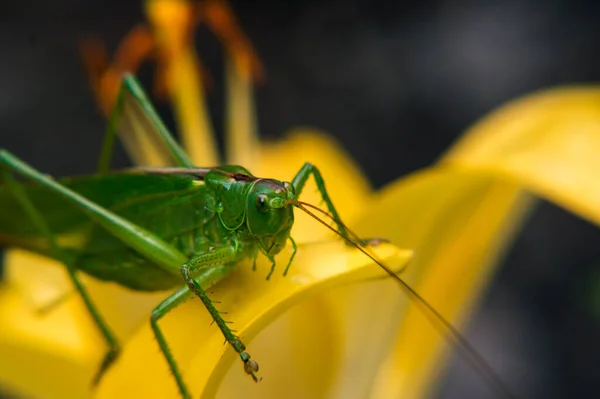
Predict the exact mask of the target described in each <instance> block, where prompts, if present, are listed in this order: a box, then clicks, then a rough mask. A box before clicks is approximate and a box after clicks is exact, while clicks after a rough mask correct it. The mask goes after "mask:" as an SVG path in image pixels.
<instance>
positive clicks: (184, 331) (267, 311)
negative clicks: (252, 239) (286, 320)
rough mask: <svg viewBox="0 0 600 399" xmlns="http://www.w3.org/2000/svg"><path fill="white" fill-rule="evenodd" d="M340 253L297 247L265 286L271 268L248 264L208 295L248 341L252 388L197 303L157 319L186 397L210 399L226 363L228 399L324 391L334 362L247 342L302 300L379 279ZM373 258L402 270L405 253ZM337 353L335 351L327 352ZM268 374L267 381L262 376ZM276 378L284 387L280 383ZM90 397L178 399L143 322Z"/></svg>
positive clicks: (355, 256)
mask: <svg viewBox="0 0 600 399" xmlns="http://www.w3.org/2000/svg"><path fill="white" fill-rule="evenodd" d="M340 247H343V245H341V244H340V243H339V242H332V243H329V244H320V245H311V246H304V247H301V248H300V249H299V251H298V254H297V257H296V262H295V264H294V267H293V269H292V270H291V273H290V275H288V276H287V277H283V276H280V275H276V276H274V277H273V278H272V279H271V281H266V280H265V279H264V275H265V273H266V271H267V270H268V268H269V267H270V265H269V263H268V261H262V262H260V263H259V268H258V270H257V272H252V270H251V265H250V264H249V263H245V264H242V265H240V267H239V270H238V271H236V272H235V273H234V274H232V276H231V278H228V279H226V280H225V281H223V283H222V284H219V286H218V287H216V288H215V293H214V294H213V297H214V298H215V300H218V301H221V302H222V305H219V307H220V308H221V309H222V310H224V311H227V312H228V313H227V317H228V318H229V319H231V320H234V321H235V322H234V325H233V326H234V328H236V329H237V331H238V334H239V335H240V336H241V337H243V338H244V339H245V340H246V341H247V345H248V351H249V353H250V354H251V355H252V356H253V358H254V359H256V360H257V361H258V362H259V364H260V365H261V375H263V376H264V377H265V379H264V380H263V381H262V382H261V383H260V384H259V385H255V384H254V382H253V381H251V379H249V378H247V377H246V378H244V379H240V378H238V377H240V376H242V377H243V371H242V365H241V362H240V361H239V360H237V359H236V356H235V352H234V351H233V350H231V348H229V347H228V346H227V345H223V336H222V334H221V332H220V331H219V330H218V328H216V326H214V327H213V328H207V326H208V325H210V322H211V318H210V316H209V314H208V313H207V312H206V310H204V309H203V308H202V305H201V304H200V303H198V302H196V301H194V302H191V303H189V304H185V305H183V306H181V307H180V308H178V309H177V310H175V311H174V312H172V313H170V314H169V316H168V317H165V318H164V319H163V320H164V321H162V320H161V326H162V327H163V329H164V331H165V334H166V336H167V337H170V339H169V342H170V344H171V349H172V351H173V353H174V356H175V357H176V359H177V361H178V364H179V365H180V366H181V367H182V368H183V369H184V370H185V375H186V377H187V378H186V380H187V381H188V384H189V386H190V388H191V389H192V391H193V392H197V393H199V392H202V396H203V397H214V396H215V394H216V392H217V389H218V388H219V383H221V380H222V378H223V376H224V374H225V372H226V370H227V369H228V368H230V367H231V365H232V364H233V365H234V367H235V366H237V367H236V368H237V370H236V371H238V373H237V374H235V373H232V374H231V375H230V377H232V379H234V380H235V381H236V383H235V384H231V383H228V382H227V381H225V382H223V384H224V386H225V387H226V390H227V391H228V392H231V390H232V389H235V392H237V394H235V395H233V396H240V395H241V394H242V393H243V394H244V396H248V397H264V396H269V397H271V395H266V393H270V394H274V393H276V392H277V391H278V390H281V389H285V390H286V391H287V392H288V393H293V395H295V397H315V395H317V396H322V395H323V394H325V393H327V389H328V388H329V385H330V381H329V380H330V379H331V378H332V377H333V376H334V374H335V373H334V370H335V369H336V367H335V366H334V365H335V363H337V362H339V361H340V359H337V358H330V359H327V358H322V357H321V356H320V355H319V353H318V352H316V353H315V352H312V351H311V352H306V353H302V352H301V348H296V347H292V348H288V349H287V350H286V349H285V342H281V341H279V339H278V340H276V341H269V342H263V345H262V346H259V345H254V342H253V341H252V338H253V337H254V336H255V335H257V334H258V333H259V332H260V331H261V330H262V329H263V328H264V327H266V325H268V324H269V323H270V322H272V321H273V320H274V319H275V318H276V317H277V316H278V315H280V314H281V313H282V312H283V311H284V310H286V309H289V308H290V307H292V306H293V305H295V304H298V303H299V302H300V301H302V300H303V299H305V298H306V297H308V296H309V295H314V294H315V293H317V292H320V291H322V290H325V289H329V288H331V287H333V286H337V285H341V284H347V283H350V282H352V281H357V280H362V279H365V278H374V277H377V276H382V277H383V276H384V273H383V272H382V271H381V269H379V268H378V267H376V266H374V265H373V264H372V263H371V262H370V261H369V260H368V259H367V258H366V257H364V256H363V255H362V254H359V253H357V252H356V251H352V250H349V249H343V248H342V250H340ZM286 252H287V253H286V254H285V256H289V255H290V251H286ZM376 253H377V255H378V256H379V257H381V258H382V259H385V260H386V262H388V263H389V264H390V265H394V266H395V269H396V270H400V269H401V268H402V266H403V265H404V264H405V263H406V262H407V261H408V259H409V258H410V254H411V253H410V252H409V251H400V250H398V249H396V248H395V247H393V246H391V245H381V246H379V247H377V248H376ZM311 320H312V323H311V324H307V325H305V326H303V328H304V329H306V330H308V331H310V330H311V328H312V327H314V326H316V327H320V326H319V324H320V323H321V322H320V321H319V317H318V315H316V316H315V315H313V316H312V317H311ZM311 325H312V326H311ZM325 325H326V326H327V327H328V328H335V323H327V320H325ZM323 332H325V333H327V332H326V331H323ZM326 337H327V334H326V335H325V338H326ZM312 338H313V341H309V342H306V341H305V345H307V346H308V347H311V349H314V348H313V345H316V346H317V348H318V347H319V346H320V342H321V340H322V339H323V337H321V336H320V335H318V334H315V335H312ZM337 344H339V343H337V342H335V341H334V342H328V345H337ZM280 345H284V346H283V348H284V349H283V350H286V351H287V352H289V357H287V358H286V357H283V358H282V357H281V351H282V346H280ZM336 352H339V351H334V352H333V353H334V354H335V353H336ZM284 353H286V352H284ZM308 353H315V355H316V356H317V357H316V358H312V357H310V356H308V355H307V354H308ZM338 355H339V353H338ZM140 359H143V367H139V364H140ZM317 359H318V360H319V361H325V362H330V363H329V364H327V363H326V364H323V365H322V367H323V368H322V369H320V371H319V372H318V373H316V372H315V370H314V367H315V364H314V362H315V361H317ZM234 362H235V363H234ZM282 362H283V363H282ZM279 367H285V368H286V370H288V371H287V372H286V373H283V374H282V373H277V378H275V377H274V373H275V371H276V370H278V368H279ZM270 373H272V374H271V375H272V377H269V374H270ZM309 377H310V380H309V379H308V378H309ZM281 378H284V379H285V381H281V380H280V379H281ZM308 381H310V382H308ZM232 387H233V388H232ZM279 392H280V393H281V391H279ZM96 397H97V398H115V397H165V398H166V397H177V388H176V385H175V382H174V380H173V378H172V376H171V375H170V373H169V372H168V368H167V365H166V362H165V360H164V358H163V357H162V355H161V354H160V353H159V352H158V351H157V349H156V343H155V340H154V337H153V335H152V333H151V330H150V328H149V323H147V325H144V326H143V327H142V329H140V330H139V331H138V333H137V334H136V335H135V336H134V337H133V339H131V340H129V341H128V344H127V345H126V347H125V349H124V351H123V355H122V358H121V359H120V360H119V362H118V363H117V364H116V365H115V367H114V368H113V369H112V370H111V371H110V372H109V373H108V375H107V376H106V377H105V379H103V381H102V384H101V386H100V387H99V389H98V391H97V396H96Z"/></svg>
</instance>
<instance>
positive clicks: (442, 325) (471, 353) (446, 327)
mask: <svg viewBox="0 0 600 399" xmlns="http://www.w3.org/2000/svg"><path fill="white" fill-rule="evenodd" d="M286 203H288V204H292V205H294V206H296V207H297V208H300V209H301V210H302V211H304V212H305V213H306V214H308V215H309V216H311V217H312V218H313V219H315V220H316V221H318V222H319V223H321V224H322V225H324V226H325V227H327V228H328V229H329V230H331V231H333V232H334V233H335V234H337V235H338V236H340V237H342V239H343V240H344V241H346V242H347V243H348V244H349V245H352V246H353V247H355V248H356V249H358V250H359V251H361V252H362V253H363V254H365V255H366V256H368V257H369V258H370V259H371V260H372V261H373V262H375V263H376V264H377V265H378V266H379V267H381V268H382V269H383V270H385V271H386V272H387V273H388V274H389V275H390V276H391V277H392V278H393V279H394V280H396V281H397V282H398V283H399V284H400V288H401V289H402V290H403V291H404V292H405V293H406V295H407V296H408V297H409V298H410V299H411V300H412V302H413V303H414V304H415V305H417V306H418V307H419V308H420V309H421V311H422V312H423V314H424V315H425V317H427V318H428V319H429V321H430V322H431V324H432V326H433V327H434V328H435V329H436V330H438V332H439V333H440V335H441V336H443V337H444V339H445V340H446V341H447V343H448V344H449V345H450V346H452V347H454V348H457V349H459V350H458V353H459V355H460V356H461V357H462V358H463V360H465V361H466V362H467V363H468V364H469V365H470V366H471V368H472V369H473V370H474V371H475V372H476V373H478V374H479V375H480V376H481V377H482V378H483V379H484V380H486V381H487V382H488V383H489V384H490V386H492V387H494V389H495V390H496V391H497V392H499V393H501V394H502V395H503V396H504V397H506V398H516V396H515V395H514V394H513V393H512V392H511V391H510V389H509V388H508V387H507V386H506V384H505V383H504V381H502V379H501V378H500V377H499V376H498V374H496V372H495V371H494V369H493V368H492V366H490V365H489V363H488V362H487V361H486V360H485V359H484V358H483V356H481V355H480V354H479V352H478V351H477V350H476V349H475V347H473V345H471V344H470V343H469V341H467V339H466V338H465V337H464V336H463V335H462V334H461V333H460V332H459V331H458V330H457V329H456V328H455V327H454V326H453V325H452V324H451V323H450V322H449V321H448V320H446V318H445V317H444V316H442V315H441V313H440V312H438V311H437V310H436V309H435V308H434V307H433V306H431V304H430V303H429V302H427V301H426V300H425V298H423V297H422V296H421V295H419V293H417V292H416V291H415V290H414V289H413V288H412V287H411V286H410V285H408V284H407V283H406V282H405V281H404V280H403V279H402V278H400V276H398V275H397V274H396V273H394V272H393V271H392V270H391V269H390V268H389V267H387V266H386V265H385V264H384V263H383V262H381V261H380V260H378V259H377V258H376V257H375V256H373V255H372V254H370V253H369V252H368V251H367V250H366V249H365V248H364V244H363V240H361V239H360V238H359V237H358V235H357V234H355V233H354V232H352V231H351V230H350V229H349V228H348V226H346V225H345V224H344V223H342V221H341V220H338V219H336V218H335V217H334V216H333V215H331V214H330V213H329V212H327V211H325V210H323V209H321V208H319V207H317V206H315V205H312V204H309V203H307V202H303V201H296V200H288V201H286ZM308 208H310V209H314V210H315V211H317V212H319V213H321V214H323V215H325V216H327V217H328V218H329V219H331V220H332V221H334V222H335V223H336V224H338V225H339V226H342V227H344V228H345V229H346V231H348V235H349V236H351V237H352V238H350V237H346V236H344V235H342V234H340V233H339V232H338V231H337V230H336V229H335V228H334V227H332V226H330V225H329V224H327V223H326V222H325V221H324V220H323V219H321V218H320V217H318V216H317V215H315V214H314V213H313V212H311V211H310V210H309V209H308ZM448 332H449V333H450V334H447V333H448Z"/></svg>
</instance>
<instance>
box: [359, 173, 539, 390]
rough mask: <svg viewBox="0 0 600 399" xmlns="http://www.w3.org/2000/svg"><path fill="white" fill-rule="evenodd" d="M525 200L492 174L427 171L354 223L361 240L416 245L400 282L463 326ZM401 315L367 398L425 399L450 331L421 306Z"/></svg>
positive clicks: (389, 191) (386, 194)
mask: <svg viewBox="0 0 600 399" xmlns="http://www.w3.org/2000/svg"><path fill="white" fill-rule="evenodd" d="M529 203H530V201H529V200H528V197H527V196H526V195H525V194H524V193H522V192H521V190H519V189H518V187H517V186H515V185H513V184H511V183H507V182H502V181H498V180H496V179H494V178H493V177H492V176H489V175H486V174H482V173H477V172H474V171H463V170H453V169H449V168H446V169H444V168H431V169H429V170H425V171H422V172H417V173H415V174H413V175H411V176H409V177H407V178H405V179H402V180H400V181H398V182H396V183H394V184H392V185H390V186H388V187H387V188H385V189H384V190H383V191H382V192H381V193H380V194H379V195H378V197H377V198H376V199H374V200H373V201H372V207H370V209H372V210H368V211H366V212H365V213H363V214H361V215H360V219H359V220H357V221H356V222H355V223H354V225H355V226H357V228H358V230H359V232H360V234H362V235H367V236H368V235H372V234H381V235H383V236H385V237H388V238H390V239H391V240H392V242H394V243H401V245H407V246H409V247H410V248H414V250H415V257H414V260H413V261H411V263H410V265H409V267H408V268H407V270H406V272H405V273H403V275H402V277H403V279H404V280H405V281H407V282H408V283H409V284H410V285H411V286H412V287H413V288H414V289H415V290H416V291H417V292H418V293H419V294H420V295H421V296H422V297H423V298H425V299H426V300H427V301H428V302H429V303H430V304H431V305H432V306H433V307H434V308H435V309H436V310H437V311H439V312H440V313H441V314H442V315H444V317H446V318H447V319H448V320H450V321H451V323H453V324H454V325H455V326H460V321H461V320H463V319H464V318H465V316H466V315H467V313H468V311H469V309H470V304H472V303H474V302H475V300H476V299H477V295H478V294H479V292H480V290H481V289H482V288H483V287H484V286H485V284H486V282H487V279H488V278H489V275H490V273H491V271H492V268H491V266H492V265H493V264H494V262H495V261H496V259H497V258H498V256H499V255H500V254H501V253H502V251H503V249H504V248H505V247H506V245H507V243H508V242H509V241H510V239H511V238H512V237H513V236H514V232H515V230H516V229H517V227H518V226H519V225H520V223H521V222H522V220H523V216H524V212H525V211H526V210H527V209H528V207H529ZM390 220H393V221H394V224H393V225H391V224H390V223H389V221H390ZM403 303H404V304H405V305H406V304H410V301H409V299H406V298H405V299H404V300H403ZM401 316H402V317H398V319H397V321H398V323H399V324H398V326H399V332H398V335H397V339H396V342H395V343H394V345H393V348H392V350H391V351H390V356H389V357H388V359H387V361H386V362H383V363H382V364H381V369H380V371H379V373H378V376H377V379H376V382H375V385H374V387H373V391H372V392H371V397H374V398H384V397H389V398H396V397H423V396H425V395H426V393H427V392H428V390H429V389H431V388H432V386H434V384H433V383H432V379H433V378H432V376H435V373H436V372H437V371H439V367H440V365H441V363H440V356H441V355H442V353H443V351H444V350H446V349H448V345H447V343H446V341H445V340H444V339H443V338H444V337H443V334H447V332H446V331H443V330H442V331H438V330H436V329H435V328H433V326H432V325H431V323H430V321H429V320H428V319H427V318H426V317H424V315H423V314H422V313H421V310H420V309H417V308H415V307H413V306H410V307H409V308H408V309H406V307H404V311H403V313H402V314H401ZM474 373H475V372H474ZM474 378H479V376H477V375H475V376H474Z"/></svg>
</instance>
